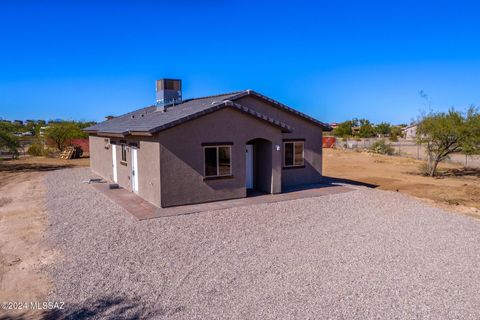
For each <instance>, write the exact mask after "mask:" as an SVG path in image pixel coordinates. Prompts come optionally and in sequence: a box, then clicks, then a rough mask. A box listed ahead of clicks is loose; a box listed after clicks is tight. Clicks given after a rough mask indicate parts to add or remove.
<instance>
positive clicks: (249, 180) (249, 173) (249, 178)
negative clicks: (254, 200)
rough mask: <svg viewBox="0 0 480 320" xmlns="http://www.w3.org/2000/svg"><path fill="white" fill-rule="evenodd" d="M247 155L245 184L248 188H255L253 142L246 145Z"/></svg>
mask: <svg viewBox="0 0 480 320" xmlns="http://www.w3.org/2000/svg"><path fill="white" fill-rule="evenodd" d="M245 155H246V159H245V162H246V167H245V173H246V176H245V186H246V188H247V189H252V188H253V145H251V144H247V145H246V150H245Z"/></svg>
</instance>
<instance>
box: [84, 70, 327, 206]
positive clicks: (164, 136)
mask: <svg viewBox="0 0 480 320" xmlns="http://www.w3.org/2000/svg"><path fill="white" fill-rule="evenodd" d="M324 130H331V128H330V127H329V126H328V125H327V124H324V123H322V122H320V121H318V120H316V119H314V118H312V117H309V116H307V115H305V114H303V113H301V112H299V111H296V110H294V109H292V108H290V107H288V106H286V105H284V104H282V103H279V102H277V101H275V100H273V99H270V98H268V97H266V96H264V95H261V94H259V93H257V92H255V91H252V90H245V91H239V92H234V93H228V94H221V95H215V96H208V97H202V98H196V99H185V100H182V92H181V81H180V80H172V79H162V80H158V81H157V103H156V105H152V106H150V107H146V108H143V109H139V110H136V111H133V112H130V113H127V114H125V115H122V116H119V117H114V118H111V119H109V120H107V121H104V122H101V123H98V124H96V125H94V126H91V127H89V128H86V129H85V131H86V132H88V133H89V134H90V166H91V169H92V170H93V171H94V172H95V173H97V174H98V175H100V176H102V177H104V178H105V179H107V180H109V181H113V182H116V183H118V184H119V185H120V186H121V187H123V188H125V189H127V190H130V191H132V192H135V193H136V194H138V195H139V196H140V197H142V198H144V199H146V200H148V201H149V202H151V203H153V204H154V205H156V206H159V207H169V206H177V205H184V204H193V203H202V202H208V201H216V200H224V199H234V198H242V197H246V196H247V194H248V193H247V191H248V190H249V189H252V190H258V191H263V192H266V193H280V192H282V190H286V189H287V188H289V187H292V186H297V185H304V184H314V183H319V182H321V179H322V132H323V131H324Z"/></svg>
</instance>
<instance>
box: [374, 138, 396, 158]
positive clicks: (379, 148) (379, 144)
mask: <svg viewBox="0 0 480 320" xmlns="http://www.w3.org/2000/svg"><path fill="white" fill-rule="evenodd" d="M370 151H372V152H374V153H379V154H387V155H392V154H393V152H394V149H393V148H392V146H391V145H390V144H388V143H386V142H385V140H384V139H381V140H377V141H375V142H374V143H373V144H372V146H371V147H370Z"/></svg>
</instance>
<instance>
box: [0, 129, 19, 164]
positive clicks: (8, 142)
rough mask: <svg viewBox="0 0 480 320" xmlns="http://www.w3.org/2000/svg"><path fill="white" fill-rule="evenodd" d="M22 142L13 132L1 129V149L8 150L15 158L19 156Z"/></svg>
mask: <svg viewBox="0 0 480 320" xmlns="http://www.w3.org/2000/svg"><path fill="white" fill-rule="evenodd" d="M19 147H20V144H19V142H18V138H17V137H15V136H13V135H12V134H11V133H9V132H7V131H4V130H0V149H6V150H8V151H9V152H10V153H11V154H12V156H13V157H14V158H17V157H18V155H19V154H18V148H19Z"/></svg>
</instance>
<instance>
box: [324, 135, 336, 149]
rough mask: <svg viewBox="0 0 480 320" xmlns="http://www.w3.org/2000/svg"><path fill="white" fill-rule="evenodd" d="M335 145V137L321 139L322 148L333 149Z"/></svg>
mask: <svg viewBox="0 0 480 320" xmlns="http://www.w3.org/2000/svg"><path fill="white" fill-rule="evenodd" d="M334 145H335V137H323V147H324V148H333V146H334Z"/></svg>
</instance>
